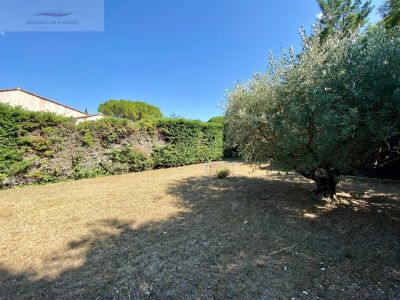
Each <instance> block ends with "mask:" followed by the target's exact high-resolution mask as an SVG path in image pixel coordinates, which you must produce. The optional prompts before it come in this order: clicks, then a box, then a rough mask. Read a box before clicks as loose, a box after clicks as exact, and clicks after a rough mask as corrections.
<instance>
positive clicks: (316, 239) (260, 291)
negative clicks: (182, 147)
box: [0, 177, 400, 299]
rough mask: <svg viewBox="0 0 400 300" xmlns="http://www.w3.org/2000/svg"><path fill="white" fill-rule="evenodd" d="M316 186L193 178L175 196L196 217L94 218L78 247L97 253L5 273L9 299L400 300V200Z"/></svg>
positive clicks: (174, 189)
mask: <svg viewBox="0 0 400 300" xmlns="http://www.w3.org/2000/svg"><path fill="white" fill-rule="evenodd" d="M312 189H313V186H312V185H311V184H310V183H307V182H301V181H290V180H289V181H288V180H286V179H285V178H284V177H281V178H279V177H276V178H275V179H274V180H264V179H262V178H252V177H232V178H227V179H223V180H218V179H214V178H209V177H197V178H189V179H186V180H182V181H180V182H177V183H176V184H175V185H173V186H171V187H170V190H169V191H168V193H169V194H171V195H173V196H175V197H177V198H178V199H179V205H182V206H183V207H185V208H186V209H187V212H185V213H181V214H180V215H178V216H175V217H173V218H171V219H168V220H165V221H162V222H155V223H150V224H147V225H145V226H140V227H135V220H131V221H130V222H129V221H121V220H119V219H118V218H116V219H111V220H110V219H108V220H102V221H101V222H96V223H90V222H88V226H89V227H90V228H91V233H90V235H87V236H83V237H82V238H80V239H79V240H73V241H71V242H70V243H69V249H70V250H71V253H72V251H74V250H76V249H79V248H82V249H85V251H84V257H83V264H82V265H81V266H79V267H76V268H72V269H69V270H64V271H63V272H62V273H61V274H59V275H58V276H56V277H55V278H37V277H38V274H35V273H34V272H30V271H29V270H27V271H26V273H24V274H13V273H12V272H11V271H10V270H7V269H6V268H1V266H0V298H3V299H31V298H36V299H55V298H57V299H73V298H75V299H143V298H145V299H146V298H149V299H176V298H179V299H182V298H185V299H188V298H189V299H192V298H213V299H222V298H243V299H251V298H266V299H269V298H288V297H295V298H302V297H307V298H314V299H315V298H318V297H319V298H331V299H335V298H359V299H365V298H371V299H372V298H373V299H379V298H381V299H386V298H399V297H400V241H399V229H400V203H399V201H398V198H396V197H397V196H393V195H392V194H390V196H388V197H385V196H382V195H381V194H380V196H379V197H378V198H374V197H373V196H371V197H366V196H365V195H367V194H368V195H373V189H371V187H368V190H366V189H364V190H365V191H364V193H362V191H359V194H358V195H357V196H356V197H352V196H351V195H350V194H346V193H343V195H342V196H340V197H339V199H338V201H336V202H331V203H327V202H323V201H321V200H319V199H317V198H316V197H313V196H311V195H312V194H311V190H312ZM346 197H347V198H346ZM70 255H71V254H70V253H69V252H67V253H61V254H58V255H55V256H54V257H51V258H49V261H48V264H49V266H50V265H52V264H54V263H57V264H61V265H62V262H63V261H64V260H66V259H68V258H69V256H70Z"/></svg>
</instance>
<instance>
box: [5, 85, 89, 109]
mask: <svg viewBox="0 0 400 300" xmlns="http://www.w3.org/2000/svg"><path fill="white" fill-rule="evenodd" d="M12 91H21V92H24V93H26V94H29V95H32V96H34V97H38V98H40V99H43V100H45V101H48V102H52V103H54V104H57V105H60V106H63V107H65V108H68V109H71V110H74V111H77V112H79V113H81V114H84V115H86V116H89V114H87V113H84V112H82V111H80V110H78V109H75V108H73V107H70V106H67V105H64V104H61V103H59V102H57V101H54V100H51V99H48V98H45V97H42V96H39V95H37V94H34V93H31V92H28V91H26V90H23V89H21V88H19V87H16V88H10V89H0V93H1V92H12Z"/></svg>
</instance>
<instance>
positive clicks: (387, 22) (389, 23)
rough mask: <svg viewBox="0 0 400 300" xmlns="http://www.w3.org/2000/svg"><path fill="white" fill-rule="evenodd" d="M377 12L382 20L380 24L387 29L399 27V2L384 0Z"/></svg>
mask: <svg viewBox="0 0 400 300" xmlns="http://www.w3.org/2000/svg"><path fill="white" fill-rule="evenodd" d="M379 12H380V13H381V15H382V18H383V19H382V21H381V24H383V26H385V27H386V28H387V29H390V28H394V27H396V26H400V0H385V3H384V4H383V5H382V6H381V7H380V8H379Z"/></svg>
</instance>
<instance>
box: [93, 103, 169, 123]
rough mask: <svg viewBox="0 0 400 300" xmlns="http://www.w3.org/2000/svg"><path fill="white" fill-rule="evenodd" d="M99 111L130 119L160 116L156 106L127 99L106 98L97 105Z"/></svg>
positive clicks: (110, 115) (111, 115)
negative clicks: (105, 100)
mask: <svg viewBox="0 0 400 300" xmlns="http://www.w3.org/2000/svg"><path fill="white" fill-rule="evenodd" d="M99 112H101V113H103V114H105V115H107V116H109V117H115V118H124V119H129V120H132V121H138V120H141V119H145V118H160V117H162V114H161V112H160V109H159V108H158V107H156V106H153V105H150V104H147V103H145V102H140V101H129V100H108V101H107V102H105V103H102V104H100V105H99Z"/></svg>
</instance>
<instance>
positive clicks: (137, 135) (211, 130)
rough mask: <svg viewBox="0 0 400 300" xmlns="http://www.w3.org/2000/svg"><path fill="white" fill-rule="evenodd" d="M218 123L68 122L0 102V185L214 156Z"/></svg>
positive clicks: (219, 138)
mask: <svg viewBox="0 0 400 300" xmlns="http://www.w3.org/2000/svg"><path fill="white" fill-rule="evenodd" d="M222 131H223V130H222V126H221V125H218V124H212V123H203V122H200V121H189V120H184V119H154V120H142V121H139V122H131V121H128V120H124V119H113V118H107V119H102V120H99V121H92V122H85V123H81V124H79V125H77V126H76V125H74V122H73V120H72V119H69V118H64V117H60V116H56V115H54V114H51V113H37V112H28V111H25V110H22V109H19V108H11V107H9V106H6V105H0V187H1V188H5V187H12V186H19V185H24V184H30V183H45V182H55V181H60V180H65V179H70V178H73V179H80V178H90V177H96V176H100V175H111V174H122V173H127V172H137V171H143V170H149V169H153V168H164V167H175V166H183V165H188V164H194V163H201V162H207V161H213V160H218V159H220V158H221V157H222V152H223V150H222V148H223V133H222Z"/></svg>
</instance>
